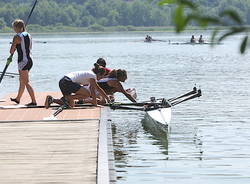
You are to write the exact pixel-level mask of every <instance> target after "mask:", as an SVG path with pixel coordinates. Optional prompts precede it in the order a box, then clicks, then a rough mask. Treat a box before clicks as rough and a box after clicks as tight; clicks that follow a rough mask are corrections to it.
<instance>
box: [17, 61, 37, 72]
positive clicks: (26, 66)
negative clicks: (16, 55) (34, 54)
mask: <svg viewBox="0 0 250 184" xmlns="http://www.w3.org/2000/svg"><path fill="white" fill-rule="evenodd" d="M32 66H33V61H32V59H29V60H28V62H24V61H21V62H18V70H28V71H30V69H31V68H32Z"/></svg>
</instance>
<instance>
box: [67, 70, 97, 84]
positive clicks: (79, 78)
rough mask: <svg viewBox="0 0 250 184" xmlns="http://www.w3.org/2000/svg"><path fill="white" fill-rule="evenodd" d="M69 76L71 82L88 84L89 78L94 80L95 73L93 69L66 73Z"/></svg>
mask: <svg viewBox="0 0 250 184" xmlns="http://www.w3.org/2000/svg"><path fill="white" fill-rule="evenodd" d="M66 76H67V77H69V78H70V79H71V80H72V81H73V82H75V83H78V84H81V85H89V83H90V80H89V79H95V80H96V74H95V73H94V72H93V71H77V72H71V73H68V74H67V75H66Z"/></svg>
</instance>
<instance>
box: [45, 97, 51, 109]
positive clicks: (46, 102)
mask: <svg viewBox="0 0 250 184" xmlns="http://www.w3.org/2000/svg"><path fill="white" fill-rule="evenodd" d="M52 103H53V97H52V96H50V95H48V96H47V97H46V100H45V105H44V106H45V108H46V109H48V108H49V107H50V105H51V104H52Z"/></svg>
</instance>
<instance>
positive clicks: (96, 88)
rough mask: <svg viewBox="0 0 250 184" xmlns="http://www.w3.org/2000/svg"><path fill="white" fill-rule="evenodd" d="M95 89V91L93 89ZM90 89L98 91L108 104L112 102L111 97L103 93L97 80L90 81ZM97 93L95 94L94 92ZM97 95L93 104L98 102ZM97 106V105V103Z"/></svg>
mask: <svg viewBox="0 0 250 184" xmlns="http://www.w3.org/2000/svg"><path fill="white" fill-rule="evenodd" d="M92 88H93V89H92ZM90 89H92V90H97V91H98V92H99V93H100V94H101V96H102V97H103V98H105V99H106V100H107V101H108V102H110V99H109V97H108V96H107V94H106V93H105V92H104V91H103V89H102V88H101V87H100V86H99V85H98V84H97V83H96V80H95V79H90ZM91 93H92V91H91ZM94 93H95V92H94ZM94 95H95V99H94V97H93V102H94V101H95V102H96V94H94ZM96 104H97V103H96Z"/></svg>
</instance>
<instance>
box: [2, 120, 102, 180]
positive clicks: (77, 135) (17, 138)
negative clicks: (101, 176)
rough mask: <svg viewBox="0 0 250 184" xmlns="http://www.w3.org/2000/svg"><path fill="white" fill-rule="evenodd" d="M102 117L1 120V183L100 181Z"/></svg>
mask: <svg viewBox="0 0 250 184" xmlns="http://www.w3.org/2000/svg"><path fill="white" fill-rule="evenodd" d="M98 127H99V121H98V120H89V121H73V122H70V121H69V122H33V123H30V122H26V123H25V122H22V123H19V122H18V123H0V140H1V141H0V163H1V164H0V170H1V172H0V180H1V183H4V184H10V183H18V184H31V183H69V184H70V183H72V184H78V183H79V184H80V183H87V184H92V183H96V170H97V168H96V167H97V166H96V162H97V141H98V138H97V137H98Z"/></svg>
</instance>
